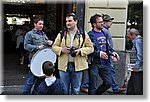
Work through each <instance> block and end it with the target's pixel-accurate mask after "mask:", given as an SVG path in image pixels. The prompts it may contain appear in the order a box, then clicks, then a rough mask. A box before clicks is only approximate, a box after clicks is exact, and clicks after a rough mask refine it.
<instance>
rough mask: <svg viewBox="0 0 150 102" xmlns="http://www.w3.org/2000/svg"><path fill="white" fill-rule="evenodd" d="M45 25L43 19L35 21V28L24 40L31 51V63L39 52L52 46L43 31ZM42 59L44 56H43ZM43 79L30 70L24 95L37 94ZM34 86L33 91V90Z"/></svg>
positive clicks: (25, 46)
mask: <svg viewBox="0 0 150 102" xmlns="http://www.w3.org/2000/svg"><path fill="white" fill-rule="evenodd" d="M43 25H44V19H43V18H39V17H37V18H35V19H34V28H33V29H32V30H31V31H29V32H27V33H26V35H25V38H24V48H25V49H26V50H27V51H29V62H31V59H32V56H33V55H34V54H35V53H36V52H37V51H38V50H39V49H42V48H44V47H45V46H50V45H52V43H53V42H52V41H51V40H49V39H48V37H47V36H46V34H45V33H44V32H43V31H42V29H43ZM41 57H42V56H41ZM40 80H41V79H40V78H39V77H37V76H34V75H33V74H32V72H31V70H29V74H28V77H27V80H26V83H25V85H24V89H23V94H25V95H26V94H36V89H37V85H38V84H39V82H38V81H40ZM33 86H34V89H33V91H32V90H31V89H32V87H33Z"/></svg>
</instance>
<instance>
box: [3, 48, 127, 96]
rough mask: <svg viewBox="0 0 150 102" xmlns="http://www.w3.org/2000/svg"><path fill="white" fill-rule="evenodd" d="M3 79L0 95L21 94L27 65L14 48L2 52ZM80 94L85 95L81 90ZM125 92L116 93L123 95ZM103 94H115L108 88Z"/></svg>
mask: <svg viewBox="0 0 150 102" xmlns="http://www.w3.org/2000/svg"><path fill="white" fill-rule="evenodd" d="M3 65H4V66H3V79H2V85H1V86H0V87H1V90H2V93H1V95H22V91H23V87H24V84H25V81H26V76H27V74H28V70H29V68H28V67H27V65H26V64H25V65H19V58H18V54H17V52H16V50H12V51H11V52H10V51H8V52H6V53H4V64H3ZM80 94H81V95H87V94H86V93H83V92H81V93H80ZM124 94H125V93H122V94H118V95H124ZM104 95H116V94H113V92H112V90H111V89H109V90H108V91H106V92H105V93H104Z"/></svg>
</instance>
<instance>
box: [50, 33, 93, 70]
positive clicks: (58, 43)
mask: <svg viewBox="0 0 150 102" xmlns="http://www.w3.org/2000/svg"><path fill="white" fill-rule="evenodd" d="M66 35H67V36H66V40H65V38H64V37H63V38H62V40H61V34H60V33H59V34H58V35H57V37H56V39H55V41H54V43H53V45H52V50H53V51H54V52H55V53H56V54H57V55H58V69H59V70H62V71H66V70H67V63H68V58H69V57H68V56H69V54H65V53H62V52H61V50H62V48H64V47H66V46H68V47H69V46H70V34H69V33H67V34H66ZM82 42H83V38H82V35H81V36H80V47H81V45H82ZM65 43H66V45H65ZM73 43H74V47H76V48H78V46H79V39H78V38H77V37H75V39H74V42H73ZM80 47H79V49H80V52H81V54H79V55H77V56H75V58H74V63H75V71H81V70H85V69H88V62H87V55H88V54H90V53H92V52H93V51H94V47H93V44H92V42H91V40H90V38H89V36H88V35H87V33H86V32H85V41H84V43H83V46H82V48H80Z"/></svg>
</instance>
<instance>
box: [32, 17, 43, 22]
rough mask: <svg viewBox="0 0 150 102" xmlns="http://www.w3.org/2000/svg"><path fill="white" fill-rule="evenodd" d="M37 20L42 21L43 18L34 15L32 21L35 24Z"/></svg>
mask: <svg viewBox="0 0 150 102" xmlns="http://www.w3.org/2000/svg"><path fill="white" fill-rule="evenodd" d="M38 21H44V19H43V18H41V17H35V18H34V20H33V22H34V23H35V24H37V23H38Z"/></svg>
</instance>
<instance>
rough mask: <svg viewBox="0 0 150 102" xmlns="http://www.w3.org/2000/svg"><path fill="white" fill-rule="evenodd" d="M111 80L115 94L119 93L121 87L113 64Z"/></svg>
mask: <svg viewBox="0 0 150 102" xmlns="http://www.w3.org/2000/svg"><path fill="white" fill-rule="evenodd" d="M111 66H112V67H111V79H112V90H113V92H118V91H119V86H118V84H117V83H116V72H115V68H114V66H113V64H111Z"/></svg>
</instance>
